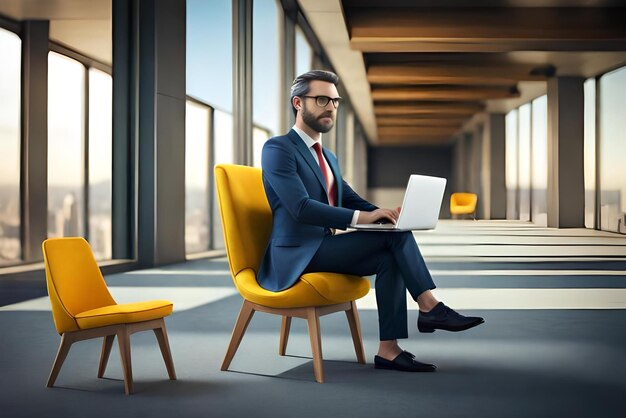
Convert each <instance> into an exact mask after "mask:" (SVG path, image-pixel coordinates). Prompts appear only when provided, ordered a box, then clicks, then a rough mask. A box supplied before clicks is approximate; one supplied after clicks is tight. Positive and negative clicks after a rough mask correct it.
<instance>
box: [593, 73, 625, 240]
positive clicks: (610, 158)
mask: <svg viewBox="0 0 626 418" xmlns="http://www.w3.org/2000/svg"><path fill="white" fill-rule="evenodd" d="M624 97H626V67H622V68H621V69H619V70H616V71H613V72H610V73H608V74H605V75H604V76H602V77H601V78H600V109H602V111H601V112H600V115H599V117H600V121H599V122H600V155H599V157H600V167H599V168H600V171H599V174H600V223H601V225H600V226H601V229H604V230H607V231H619V232H626V228H625V227H624V222H625V221H626V219H625V217H626V200H625V196H626V164H624V156H625V155H626V136H625V132H626V119H625V118H624Z"/></svg>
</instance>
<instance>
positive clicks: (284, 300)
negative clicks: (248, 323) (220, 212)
mask: <svg viewBox="0 0 626 418" xmlns="http://www.w3.org/2000/svg"><path fill="white" fill-rule="evenodd" d="M235 285H236V286H237V289H238V290H239V293H241V295H242V296H243V297H244V298H245V299H246V300H249V301H250V302H252V303H258V304H259V305H263V306H268V307H271V308H302V307H306V306H324V305H334V304H336V303H343V302H350V301H353V300H356V299H359V298H362V297H363V296H365V295H366V294H367V293H368V292H369V290H370V282H369V280H367V279H365V278H363V277H360V276H352V275H348V274H339V273H307V274H304V275H302V276H301V277H300V280H299V281H298V282H297V283H296V284H295V285H293V286H292V287H290V288H289V289H286V290H283V291H281V292H272V291H269V290H266V289H263V288H262V287H261V286H259V284H258V283H257V281H256V274H255V272H254V270H252V269H250V268H247V269H244V270H242V271H241V272H240V273H239V274H237V277H235Z"/></svg>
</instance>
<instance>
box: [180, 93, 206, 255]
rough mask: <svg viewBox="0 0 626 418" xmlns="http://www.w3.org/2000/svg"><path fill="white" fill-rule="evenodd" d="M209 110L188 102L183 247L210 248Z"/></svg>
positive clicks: (194, 251) (202, 105)
mask: <svg viewBox="0 0 626 418" xmlns="http://www.w3.org/2000/svg"><path fill="white" fill-rule="evenodd" d="M211 112H212V109H211V108H210V107H209V106H206V105H204V104H201V103H197V102H193V101H190V100H188V101H187V107H186V115H185V119H186V121H185V248H186V252H187V253H188V254H189V253H197V252H202V251H207V250H209V248H210V223H209V222H210V221H209V213H210V211H209V203H210V202H209V196H210V194H209V191H210V188H209V161H210V155H209V138H210V132H211Z"/></svg>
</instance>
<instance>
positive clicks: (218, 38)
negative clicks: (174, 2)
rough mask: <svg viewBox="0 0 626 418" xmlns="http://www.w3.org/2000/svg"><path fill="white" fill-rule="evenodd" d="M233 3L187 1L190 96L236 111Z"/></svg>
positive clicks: (188, 92) (228, 0)
mask: <svg viewBox="0 0 626 418" xmlns="http://www.w3.org/2000/svg"><path fill="white" fill-rule="evenodd" d="M232 28H233V24H232V2H231V0H211V1H205V0H187V67H186V68H187V95H189V96H193V97H195V98H197V99H200V100H202V101H203V102H206V103H209V104H210V105H211V106H213V107H216V108H219V109H222V110H225V111H227V112H232V110H233V79H232V77H233V52H232V51H233V36H232Z"/></svg>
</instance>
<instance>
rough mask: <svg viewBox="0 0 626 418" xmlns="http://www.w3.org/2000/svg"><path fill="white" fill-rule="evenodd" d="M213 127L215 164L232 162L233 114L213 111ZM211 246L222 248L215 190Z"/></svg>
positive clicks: (222, 241) (233, 156)
mask: <svg viewBox="0 0 626 418" xmlns="http://www.w3.org/2000/svg"><path fill="white" fill-rule="evenodd" d="M213 123H214V124H215V125H214V129H215V148H214V150H213V155H214V156H215V164H216V165H217V164H232V163H233V162H234V161H235V155H234V148H233V147H234V145H233V115H232V114H230V113H226V112H222V111H220V110H215V111H214V113H213ZM213 202H214V203H213V237H212V238H213V248H216V249H219V248H224V234H223V232H222V222H221V219H220V214H219V205H218V203H217V196H216V191H215V190H214V191H213Z"/></svg>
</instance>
